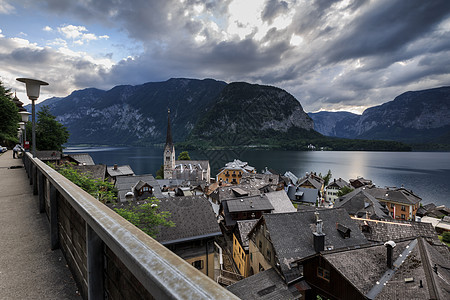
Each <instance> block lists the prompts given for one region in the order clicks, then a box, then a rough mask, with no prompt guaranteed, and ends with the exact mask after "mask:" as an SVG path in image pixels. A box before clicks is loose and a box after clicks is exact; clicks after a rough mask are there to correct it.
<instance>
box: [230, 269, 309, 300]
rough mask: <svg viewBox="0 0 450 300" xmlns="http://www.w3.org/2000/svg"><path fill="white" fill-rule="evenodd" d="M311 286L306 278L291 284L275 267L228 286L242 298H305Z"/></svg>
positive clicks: (260, 299) (272, 299) (261, 299)
mask: <svg viewBox="0 0 450 300" xmlns="http://www.w3.org/2000/svg"><path fill="white" fill-rule="evenodd" d="M309 289H310V287H309V286H308V284H307V283H306V282H305V281H304V280H298V281H296V282H293V283H292V284H290V285H287V284H286V282H284V280H283V279H282V278H281V277H280V275H279V274H278V272H277V271H276V270H275V269H273V268H272V269H268V270H265V271H263V272H260V273H258V274H255V275H253V276H250V277H247V278H245V279H243V280H240V281H238V282H236V283H234V284H232V285H230V286H228V287H227V290H229V291H230V292H232V293H233V294H235V295H236V296H238V297H239V298H241V299H255V300H256V299H258V300H274V299H280V300H281V299H296V300H297V299H298V300H300V299H305V297H304V295H305V291H307V290H309Z"/></svg>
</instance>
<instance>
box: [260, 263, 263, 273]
mask: <svg viewBox="0 0 450 300" xmlns="http://www.w3.org/2000/svg"><path fill="white" fill-rule="evenodd" d="M259 271H260V272H262V271H264V267H263V266H262V265H261V264H259Z"/></svg>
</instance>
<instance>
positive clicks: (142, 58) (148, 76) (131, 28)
mask: <svg viewBox="0 0 450 300" xmlns="http://www.w3.org/2000/svg"><path fill="white" fill-rule="evenodd" d="M18 77H28V78H35V79H40V80H43V81H46V82H48V83H49V84H50V85H49V86H44V87H42V88H41V96H40V98H39V101H42V100H44V99H47V98H49V97H53V96H56V97H65V96H67V95H69V94H70V93H71V92H72V91H74V90H79V89H84V88H88V87H95V88H99V89H105V90H107V89H110V88H112V87H114V86H116V85H123V84H131V85H138V84H143V83H146V82H154V81H165V80H167V79H170V78H196V79H204V78H213V79H217V80H223V81H226V82H228V83H229V82H234V81H245V82H249V83H257V84H264V85H272V86H277V87H280V88H282V89H284V90H286V91H287V92H289V93H291V94H292V95H294V97H296V98H297V99H298V100H299V101H300V103H301V104H302V106H303V108H304V110H305V111H306V112H316V111H322V110H326V111H341V110H345V111H351V112H355V113H362V111H363V110H364V109H366V108H368V107H371V106H375V105H379V104H382V103H385V102H387V101H391V100H393V99H394V98H395V97H396V96H398V95H400V94H401V93H403V92H406V91H411V90H421V89H428V88H434V87H440V86H446V85H450V1H448V0H426V1H424V0H407V1H405V0H373V1H369V0H354V1H333V0H314V1H313V0H292V1H290V0H284V1H279V0H217V1H213V0H210V1H196V0H77V1H73V0H0V81H2V83H3V85H4V86H5V87H6V88H11V89H12V91H17V96H18V97H19V99H21V101H22V102H24V103H25V104H28V103H30V102H29V100H28V99H27V97H26V94H25V85H24V84H23V83H20V82H18V81H16V80H15V79H16V78H18Z"/></svg>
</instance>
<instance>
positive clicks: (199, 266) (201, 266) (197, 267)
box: [192, 260, 203, 270]
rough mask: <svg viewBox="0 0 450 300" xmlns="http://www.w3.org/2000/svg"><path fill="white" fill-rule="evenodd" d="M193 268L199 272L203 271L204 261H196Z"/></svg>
mask: <svg viewBox="0 0 450 300" xmlns="http://www.w3.org/2000/svg"><path fill="white" fill-rule="evenodd" d="M192 266H194V268H196V269H197V270H201V269H203V260H196V261H194V262H193V263H192Z"/></svg>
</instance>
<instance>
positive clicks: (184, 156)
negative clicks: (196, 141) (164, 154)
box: [178, 151, 191, 160]
mask: <svg viewBox="0 0 450 300" xmlns="http://www.w3.org/2000/svg"><path fill="white" fill-rule="evenodd" d="M178 160H191V158H190V157H189V152H187V151H183V152H181V153H180V154H178Z"/></svg>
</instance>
